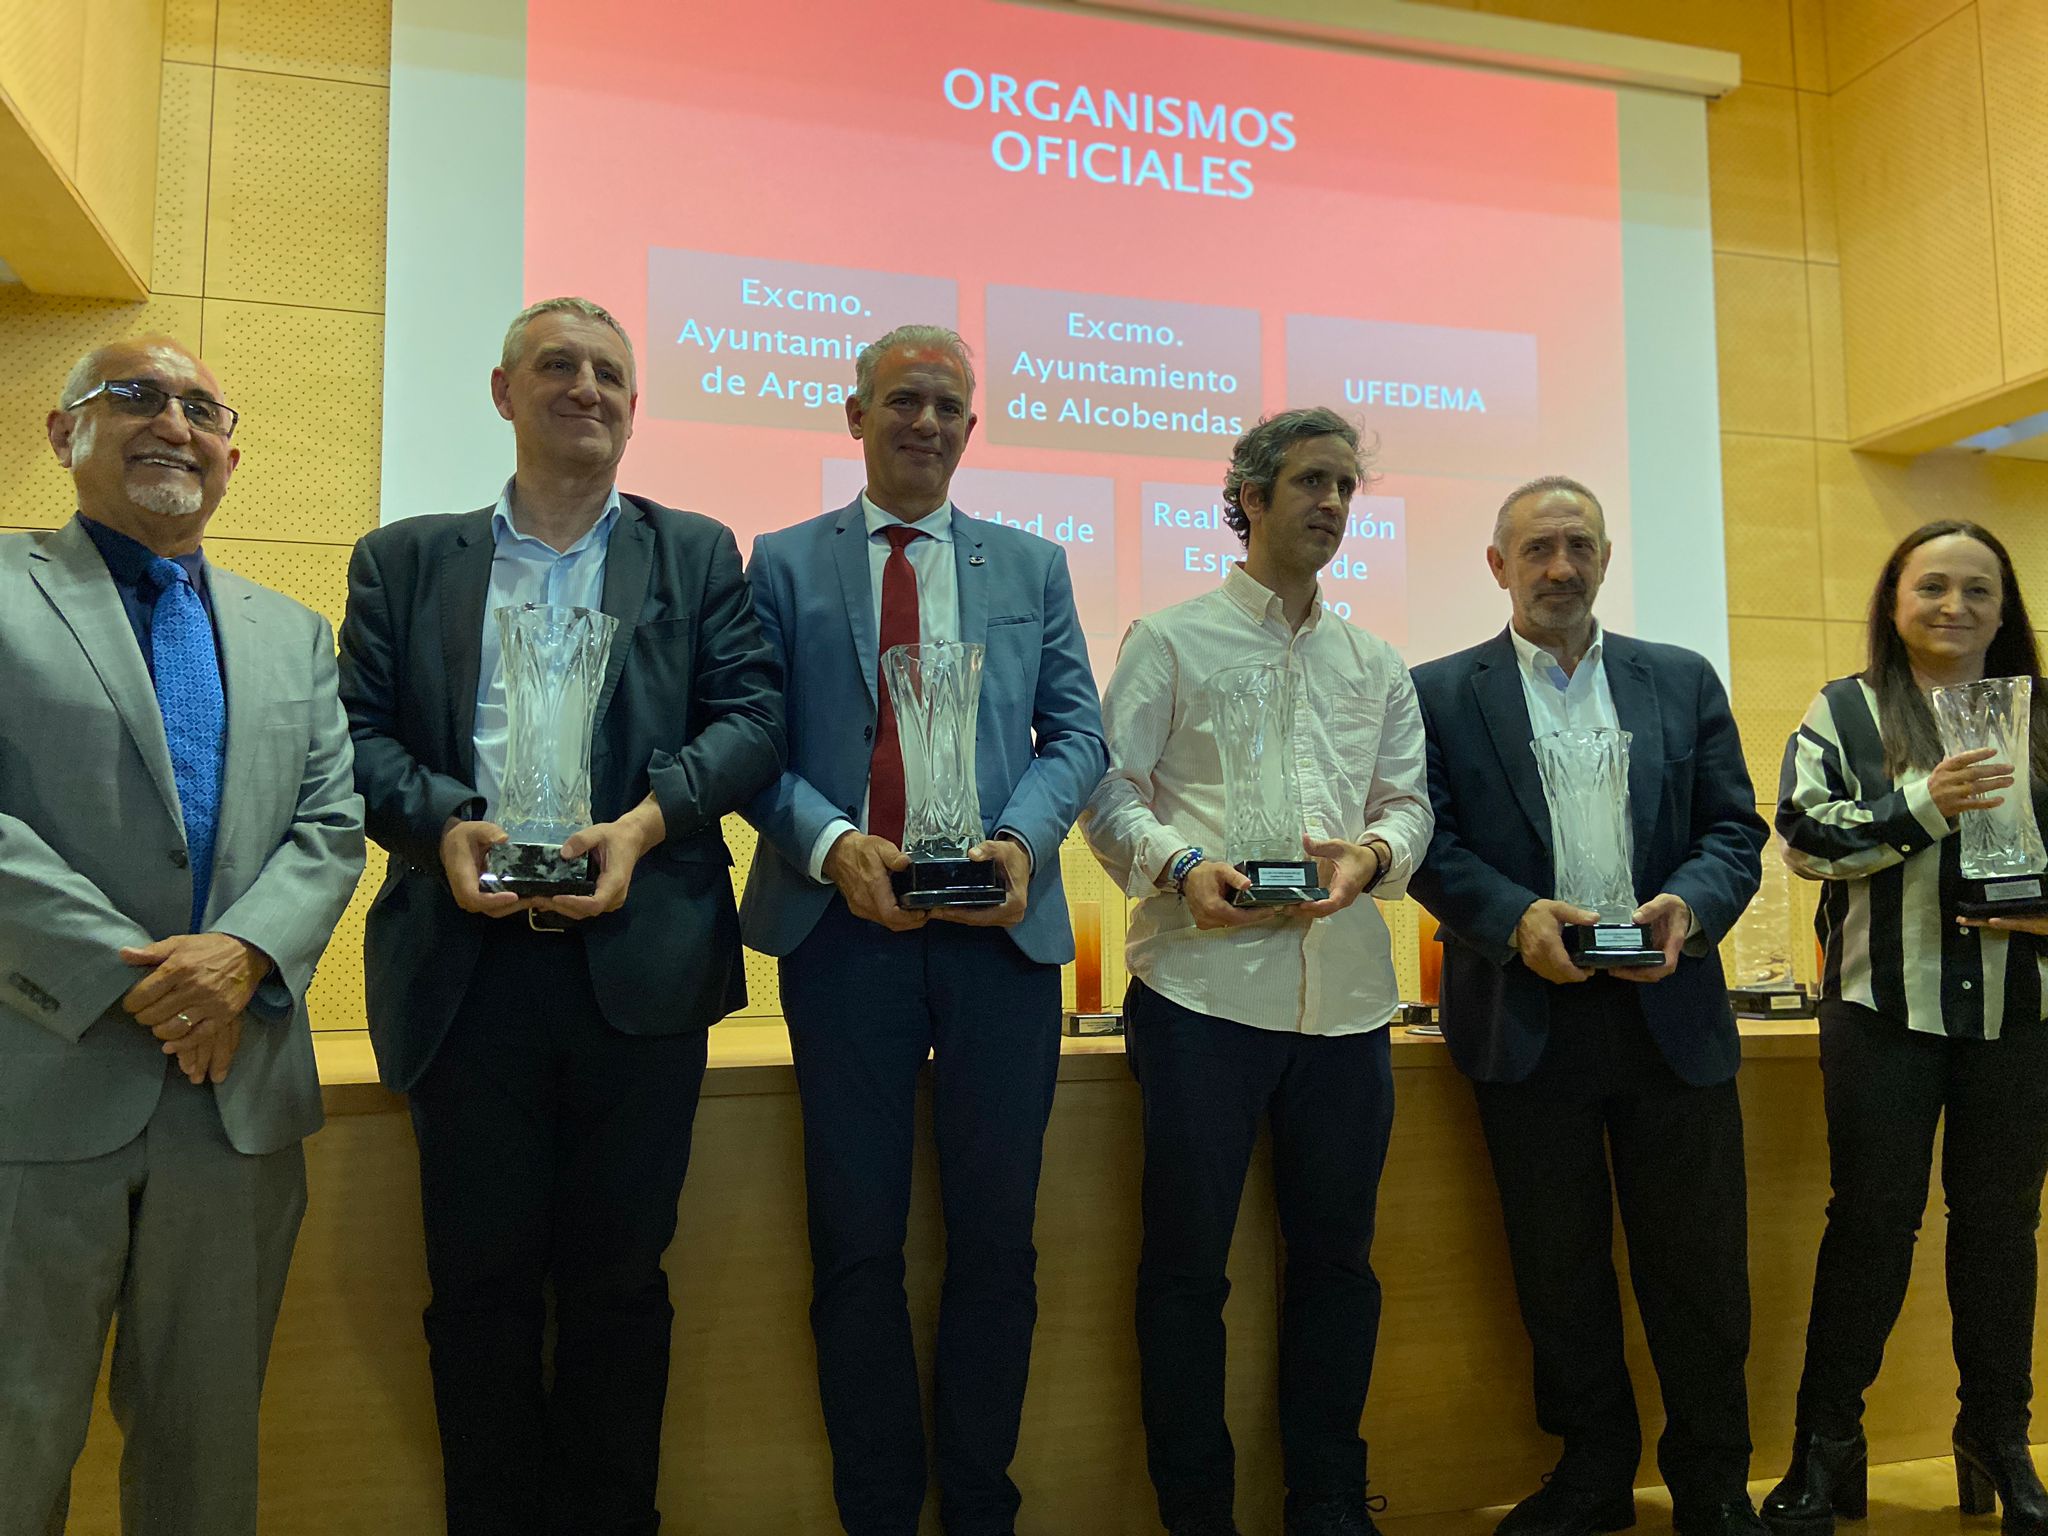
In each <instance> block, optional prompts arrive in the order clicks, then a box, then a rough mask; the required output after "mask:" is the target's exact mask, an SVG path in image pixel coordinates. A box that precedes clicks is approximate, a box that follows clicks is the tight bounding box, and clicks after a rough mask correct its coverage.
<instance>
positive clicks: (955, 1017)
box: [782, 898, 1060, 1536]
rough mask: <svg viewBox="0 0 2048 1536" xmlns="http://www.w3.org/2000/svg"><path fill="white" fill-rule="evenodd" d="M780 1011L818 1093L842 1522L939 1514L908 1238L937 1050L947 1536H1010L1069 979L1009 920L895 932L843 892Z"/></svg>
mask: <svg viewBox="0 0 2048 1536" xmlns="http://www.w3.org/2000/svg"><path fill="white" fill-rule="evenodd" d="M782 1009H783V1014H784V1017H785V1018H786V1019H787V1020H788V1022H789V1038H790V1046H791V1049H792V1051H793V1053H794V1055H795V1058H796V1080H797V1092H798V1094H799V1095H800V1096H801V1098H802V1103H803V1119H804V1176H805V1182H806V1184H807V1186H808V1189H809V1201H810V1235H811V1275H812V1295H811V1329H812V1332H813V1334H814V1335H815V1336H816V1339H817V1345H818V1395H819V1398H820V1400H821V1402H822V1405H823V1407H824V1412H825V1432H826V1435H827V1436H828V1437H829V1438H830V1440H831V1443H832V1490H833V1494H834V1496H835V1497H836V1498H837V1500H838V1503H839V1518H840V1520H841V1522H842V1523H843V1524H844V1526H845V1528H846V1530H847V1531H848V1532H849V1533H851V1536H914V1533H915V1532H916V1530H917V1523H918V1515H919V1511H920V1510H921V1509H922V1508H923V1505H924V1494H925V1439H924V1415H923V1411H922V1409H921V1407H920V1405H919V1393H918V1380H917V1360H916V1356H915V1355H914V1353H913V1351H912V1348H911V1337H910V1310H909V1306H908V1303H907V1301H906V1300H905V1297H904V1291H903V1241H904V1237H905V1234H906V1230H907V1227H908V1224H909V1219H910V1171H911V1156H912V1148H913V1146H914V1143H915V1141H916V1133H917V1083H918V1077H919V1074H920V1073H921V1072H922V1070H923V1068H924V1063H925V1059H926V1057H927V1056H930V1057H931V1059H932V1123H933V1131H934V1133H935V1139H936V1142H937V1147H938V1158H939V1188H940V1196H941V1201H942V1204H943V1206H944V1210H945V1218H946V1279H945V1285H944V1289H943V1290H942V1292H941V1295H940V1300H939V1331H938V1347H937V1351H936V1356H935V1360H934V1378H935V1380H934V1384H933V1392H932V1418H933V1424H934V1429H933V1433H934V1445H933V1450H934V1453H935V1458H936V1461H937V1464H938V1475H939V1512H940V1514H941V1516H942V1517H943V1519H944V1521H945V1526H946V1530H947V1531H948V1532H949V1533H950V1536H996V1533H1007V1532H1009V1530H1010V1529H1011V1527H1012V1526H1013V1524H1014V1523H1015V1521H1016V1516H1017V1507H1018V1504H1019V1502H1020V1500H1019V1495H1018V1492H1017V1485H1016V1484H1015V1483H1013V1482H1012V1481H1011V1480H1010V1474H1009V1466H1010V1461H1011V1458H1012V1457H1013V1456H1014V1455H1015V1454H1016V1450H1017V1426H1018V1420H1019V1418H1020V1417H1021V1415H1022V1413H1023V1408H1024V1383H1025V1378H1026V1375H1027V1373H1028V1371H1029V1369H1030V1364H1031V1333H1032V1329H1033V1327H1034V1326H1035V1325H1036V1323H1037V1320H1038V1283H1037V1278H1036V1277H1037V1268H1038V1250H1037V1249H1036V1248H1035V1247H1033V1246H1032V1240H1031V1229H1032V1221H1033V1217H1034V1215H1035V1212H1036V1208H1037V1202H1038V1169H1039V1160H1040V1157H1041V1155H1042V1153H1043V1150H1044V1144H1045V1127H1046V1122H1047V1120H1048V1119H1049V1118H1050V1117H1051V1114H1052V1096H1053V1083H1054V1079H1055V1077H1056V1075H1057V1073H1058V1071H1059V1055H1060V1034H1059V1009H1060V973H1059V968H1058V967H1057V966H1051V965H1040V964H1039V963H1038V962H1036V961H1034V960H1030V959H1028V958H1026V957H1025V955H1024V954H1023V953H1022V952H1021V951H1020V950H1019V949H1018V948H1017V946H1016V944H1015V943H1014V942H1012V940H1011V938H1010V935H1009V932H1008V931H1007V930H1006V929H1002V928H970V927H964V926H962V925H960V924H958V923H945V922H931V923H927V924H926V925H925V926H924V927H922V928H920V929H917V930H915V931H914V932H910V933H891V932H889V931H888V930H887V929H885V928H882V927H880V926H879V925H877V924H874V923H869V922H864V921H862V920H861V919H859V918H856V917H854V916H853V915H852V914H851V913H850V912H848V911H847V910H846V905H845V903H844V902H842V901H839V900H837V899H836V898H835V899H834V901H833V902H832V904H831V906H830V907H828V908H827V909H826V911H825V915H824V916H823V917H821V918H820V919H819V920H818V926H817V927H816V928H814V929H813V930H812V931H811V934H810V936H809V937H808V938H806V939H805V940H804V942H803V943H802V944H800V945H798V946H797V948H796V950H795V951H794V952H793V953H791V954H790V955H788V956H786V957H785V958H784V960H783V962H782Z"/></svg>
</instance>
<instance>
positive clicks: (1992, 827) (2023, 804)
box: [1934, 677, 2048, 917]
mask: <svg viewBox="0 0 2048 1536" xmlns="http://www.w3.org/2000/svg"><path fill="white" fill-rule="evenodd" d="M2033 712H2034V680H2033V679H2032V678H2031V677H1987V678H1984V679H1983V680H1982V681H1980V682H1975V683H1960V684H1957V685H1956V686H1955V687H1952V688H1937V689H1935V690H1934V723H1935V725H1936V727H1937V728H1938V729H1939V730H1940V731H1941V749H1942V751H1943V752H1944V753H1946V754H1948V755H1949V756H1951V757H1953V756H1954V755H1955V754H1956V753H1958V752H1973V751H1975V750H1977V749H1978V748H1980V747H1989V748H1991V750H1992V754H1993V755H1992V756H1991V757H1990V758H1989V759H1987V761H1990V762H1994V763H2006V764H2009V765H2010V766H2011V768H2012V774H2013V782H2012V788H2010V789H2008V790H2005V791H2003V792H2002V793H2001V795H2000V799H2001V800H2002V801H2003V803H2002V804H2000V805H1996V806H1993V807H1992V808H1991V809H1990V810H1988V811H1965V812H1963V814H1962V826H1961V835H1962V839H1963V845H1962V866H1963V890H1962V895H1961V897H1960V898H1959V899H1958V900H1957V902H1956V910H1957V911H1958V912H1960V913H1961V914H1962V915H1963V916H1965V917H2023V916H2033V915H2036V914H2039V913H2041V912H2048V848H2044V847H2043V846H2042V843H2041V828H2040V825H2039V823H2038V822H2036V821H2035V819H2034V796H2033V783H2032V774H2031V772H2030V762H2029V759H2030V757H2031V751H2030V748H2031V746H2032V740H2031V735H2032V732H2031V727H2032V724H2033V718H2034V713H2033Z"/></svg>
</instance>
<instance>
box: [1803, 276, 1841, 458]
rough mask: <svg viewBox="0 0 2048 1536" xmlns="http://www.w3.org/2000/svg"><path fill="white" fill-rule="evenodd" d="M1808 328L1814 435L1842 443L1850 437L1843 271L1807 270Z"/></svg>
mask: <svg viewBox="0 0 2048 1536" xmlns="http://www.w3.org/2000/svg"><path fill="white" fill-rule="evenodd" d="M1806 311H1807V329H1808V334H1809V335H1810V336H1811V337H1812V342H1813V348H1812V350H1813V435H1814V436H1815V437H1818V438H1824V439H1826V440H1827V441H1829V442H1836V443H1839V442H1841V441H1842V440H1843V439H1845V438H1847V437H1848V435H1849V386H1848V379H1847V376H1846V374H1845V372H1844V364H1843V361H1842V269H1841V268H1840V267H1836V266H1831V265H1829V264H1827V263H1826V262H1819V261H1814V262H1808V263H1807V267H1806Z"/></svg>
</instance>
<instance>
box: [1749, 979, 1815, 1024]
mask: <svg viewBox="0 0 2048 1536" xmlns="http://www.w3.org/2000/svg"><path fill="white" fill-rule="evenodd" d="M1728 1006H1729V1007H1731V1008H1733V1009H1734V1010H1735V1016H1736V1017H1737V1018H1738V1019H1811V1018H1817V1017H1819V1015H1820V999H1819V998H1816V997H1813V996H1811V995H1810V994H1809V993H1808V992H1807V990H1806V989H1805V988H1804V987H1730V988H1729V989H1728Z"/></svg>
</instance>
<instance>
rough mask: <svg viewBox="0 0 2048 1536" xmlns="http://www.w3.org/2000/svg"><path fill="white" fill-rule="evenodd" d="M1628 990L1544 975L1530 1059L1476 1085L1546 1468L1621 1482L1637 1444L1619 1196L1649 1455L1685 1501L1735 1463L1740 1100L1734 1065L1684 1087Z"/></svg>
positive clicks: (1562, 1477)
mask: <svg viewBox="0 0 2048 1536" xmlns="http://www.w3.org/2000/svg"><path fill="white" fill-rule="evenodd" d="M1635 987H1636V984H1635V983H1632V982H1627V981H1621V980H1618V979H1616V978H1614V977H1605V976H1603V977H1596V978H1595V979H1594V980H1592V981H1589V982H1583V983H1580V984H1579V985H1576V986H1571V987H1559V988H1558V989H1556V991H1555V992H1553V993H1552V995H1551V1013H1550V1039H1549V1042H1548V1044H1547V1045H1546V1046H1545V1047H1544V1052H1543V1057H1542V1060H1541V1061H1539V1062H1538V1063H1537V1066H1536V1070H1535V1071H1534V1072H1533V1073H1531V1074H1530V1075H1529V1077H1527V1078H1526V1079H1524V1080H1523V1081H1521V1082H1519V1083H1474V1084H1473V1088H1474V1091H1475V1092H1476V1093H1477V1095H1478V1100H1479V1118H1480V1122H1481V1124H1482V1125H1483V1126H1484V1127H1485V1131H1486V1144H1487V1150H1488V1151H1489V1152H1490V1153H1491V1154H1492V1158H1493V1173H1494V1180H1495V1183H1496V1184H1497V1185H1498V1187H1499V1189H1500V1203H1501V1214H1502V1216H1503V1217H1504V1218H1505V1219H1506V1223H1507V1236H1508V1253H1509V1255H1510V1257H1511V1259H1512V1261H1513V1264H1514V1270H1515V1294H1516V1297H1517V1299H1518V1300H1519V1301H1520V1303H1521V1309H1522V1322H1523V1325H1524V1326H1525V1327H1526V1328H1527V1329H1528V1331H1529V1342H1530V1343H1531V1345H1532V1346H1533V1347H1534V1352H1535V1359H1536V1421H1537V1423H1538V1424H1539V1425H1541V1426H1542V1428H1543V1430H1544V1431H1545V1432H1546V1433H1548V1434H1552V1435H1557V1436H1560V1437H1561V1438H1562V1439H1563V1441H1564V1453H1563V1455H1562V1456H1561V1457H1560V1459H1559V1461H1558V1464H1557V1471H1556V1474H1555V1476H1556V1479H1557V1480H1558V1481H1560V1482H1563V1483H1566V1484H1569V1485H1572V1486H1575V1487H1580V1488H1586V1489H1591V1490H1595V1491H1599V1492H1609V1491H1612V1492H1619V1491H1621V1490H1624V1489H1626V1488H1628V1487H1629V1486H1631V1484H1632V1483H1633V1482H1634V1480H1635V1470H1636V1463H1637V1462H1638V1460H1639V1459H1640V1458H1641V1454H1642V1427H1641V1422H1640V1420H1639V1419H1638V1418H1637V1415H1636V1402H1635V1392H1634V1389H1633V1387H1632V1386H1631V1384H1630V1382H1629V1375H1628V1365H1627V1362H1626V1360H1625V1359H1624V1358H1623V1354H1622V1331H1621V1296H1620V1291H1619V1287H1618V1285H1617V1283H1616V1280H1615V1274H1614V1261H1613V1243H1614V1230H1613V1210H1614V1205H1615V1201H1616V1197H1617V1196H1618V1197H1619V1201H1620V1206H1621V1221H1622V1229H1623V1231H1624V1232H1625V1233H1626V1234H1627V1237H1628V1257H1629V1275H1630V1278H1631V1280H1632V1281H1633V1282H1634V1286H1635V1293H1636V1304H1637V1307H1638V1309H1639V1310H1640V1311H1641V1313H1642V1319H1643V1331H1644V1333H1645V1334H1646V1335H1647V1336H1648V1339H1649V1344H1650V1357H1651V1359H1652V1361H1653V1362H1654V1363H1655V1365H1656V1368H1657V1380H1658V1384H1659V1385H1660V1386H1661V1387H1662V1389H1663V1395H1664V1412H1665V1428H1664V1434H1663V1437H1662V1438H1661V1439H1660V1440H1659V1441H1658V1444H1657V1465H1658V1467H1659V1469H1660V1470H1661V1471H1662V1472H1663V1475H1664V1480H1665V1483H1666V1484H1667V1485H1668V1486H1669V1487H1670V1489H1671V1495H1672V1500H1673V1502H1674V1504H1675V1505H1676V1506H1677V1507H1678V1508H1679V1509H1680V1510H1684V1509H1685V1508H1686V1507H1688V1506H1691V1505H1701V1504H1715V1503H1719V1502H1721V1501H1722V1500H1726V1499H1733V1498H1737V1497H1740V1496H1741V1495H1742V1494H1743V1492H1744V1485H1745V1483H1746V1481H1747V1479H1748V1476H1749V1450H1750V1444H1749V1399H1748V1395H1747V1392H1746V1389H1745V1387H1744V1384H1743V1377H1742V1370H1743V1363H1744V1361H1745V1360H1746V1359H1747V1357H1748V1354H1749V1232H1748V1223H1747V1209H1746V1205H1747V1202H1746V1198H1745V1184H1744V1176H1743V1156H1742V1105H1741V1101H1740V1100H1739V1099H1738V1098H1737V1096H1736V1090H1735V1083H1734V1081H1733V1079H1730V1080H1729V1081H1728V1082H1725V1083H1717V1084H1715V1085H1714V1086H1712V1087H1708V1088H1696V1087H1692V1086H1690V1085H1689V1084H1687V1083H1685V1082H1684V1081H1683V1080H1682V1079H1680V1078H1679V1077H1678V1075H1677V1074H1676V1073H1674V1072H1673V1071H1672V1070H1671V1068H1670V1066H1669V1065H1668V1064H1667V1063H1666V1062H1665V1060H1664V1058H1663V1056H1662V1055H1661V1054H1660V1053H1659V1051H1658V1050H1657V1046H1656V1043H1655V1041H1653V1040H1652V1039H1651V1037H1650V1033H1649V1030H1648V1029H1647V1028H1646V1027H1645V1025H1644V1023H1643V1016H1642V1008H1641V1004H1640V1003H1639V1001H1638V999H1637V996H1636V992H1635ZM1610 1166H1611V1169H1612V1182H1611V1183H1610V1178H1609V1174H1610Z"/></svg>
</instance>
